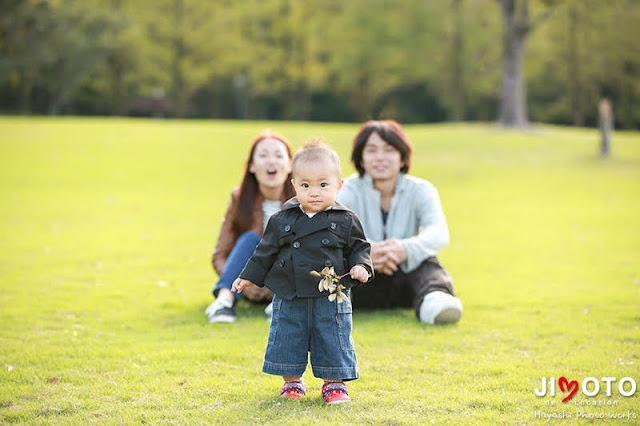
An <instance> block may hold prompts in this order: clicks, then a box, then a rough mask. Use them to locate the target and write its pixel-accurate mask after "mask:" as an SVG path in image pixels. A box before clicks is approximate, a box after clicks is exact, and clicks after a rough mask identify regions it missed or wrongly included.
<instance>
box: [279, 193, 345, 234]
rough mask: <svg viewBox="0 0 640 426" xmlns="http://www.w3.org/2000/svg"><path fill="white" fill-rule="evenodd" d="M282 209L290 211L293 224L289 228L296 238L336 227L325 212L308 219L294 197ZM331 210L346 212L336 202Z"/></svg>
mask: <svg viewBox="0 0 640 426" xmlns="http://www.w3.org/2000/svg"><path fill="white" fill-rule="evenodd" d="M282 209H283V210H285V209H288V210H292V213H293V216H291V217H292V222H293V223H291V227H292V231H293V233H294V234H295V236H296V238H301V237H304V236H307V235H309V234H313V233H314V232H318V231H320V230H322V229H327V228H333V229H335V228H336V226H337V224H334V223H332V222H331V220H330V219H329V214H328V213H327V211H322V212H319V213H317V214H316V215H314V216H313V217H311V218H310V217H308V216H307V215H306V214H305V213H304V212H303V211H302V209H300V202H299V201H298V199H297V198H296V197H293V198H291V199H290V200H289V201H287V202H286V203H285V205H284V206H282ZM331 209H333V210H346V207H344V206H343V205H342V204H340V203H338V202H337V201H336V202H335V203H333V205H332V206H331ZM293 218H295V219H293Z"/></svg>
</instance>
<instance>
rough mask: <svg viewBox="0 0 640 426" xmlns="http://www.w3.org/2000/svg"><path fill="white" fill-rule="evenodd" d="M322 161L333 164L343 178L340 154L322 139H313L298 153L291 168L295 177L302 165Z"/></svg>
mask: <svg viewBox="0 0 640 426" xmlns="http://www.w3.org/2000/svg"><path fill="white" fill-rule="evenodd" d="M321 161H329V162H330V163H333V164H334V165H335V166H336V167H337V169H338V176H339V177H342V167H341V166H340V157H339V156H338V153H337V152H336V151H335V150H334V149H333V148H331V147H330V146H329V145H327V144H325V143H323V142H322V141H321V140H320V139H312V140H311V141H309V142H308V143H307V144H306V145H305V146H303V147H302V148H300V149H299V150H298V151H297V152H296V155H295V156H294V157H293V164H292V166H291V170H292V175H293V176H294V177H295V175H296V170H297V168H298V167H300V165H301V164H302V163H306V164H311V163H318V162H321Z"/></svg>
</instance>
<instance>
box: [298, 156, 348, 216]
mask: <svg viewBox="0 0 640 426" xmlns="http://www.w3.org/2000/svg"><path fill="white" fill-rule="evenodd" d="M291 182H292V183H293V187H294V188H295V190H296V195H297V196H298V201H300V205H301V206H302V209H303V210H304V211H305V212H306V213H318V212H321V211H323V210H324V209H326V208H327V207H329V206H331V205H332V204H333V203H334V202H335V201H336V195H338V191H340V189H341V188H342V183H343V180H342V177H341V176H340V172H339V170H338V167H337V166H336V165H335V164H332V162H331V161H330V160H321V161H318V162H312V161H305V162H302V163H300V164H298V165H297V166H296V170H294V171H293V179H292V180H291Z"/></svg>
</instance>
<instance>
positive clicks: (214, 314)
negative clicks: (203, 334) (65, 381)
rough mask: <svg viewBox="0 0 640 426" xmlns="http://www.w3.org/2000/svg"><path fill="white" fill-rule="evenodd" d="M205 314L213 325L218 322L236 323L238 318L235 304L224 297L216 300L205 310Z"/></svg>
mask: <svg viewBox="0 0 640 426" xmlns="http://www.w3.org/2000/svg"><path fill="white" fill-rule="evenodd" d="M205 313H206V314H207V317H208V318H209V322H210V323H212V324H213V323H216V322H227V323H229V322H234V321H235V320H236V318H237V316H236V310H235V309H234V308H233V302H232V301H231V300H228V299H226V298H224V297H219V298H217V299H216V300H214V301H213V302H212V303H211V304H210V305H209V307H208V308H207V309H206V310H205Z"/></svg>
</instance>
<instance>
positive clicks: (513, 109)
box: [498, 0, 529, 128]
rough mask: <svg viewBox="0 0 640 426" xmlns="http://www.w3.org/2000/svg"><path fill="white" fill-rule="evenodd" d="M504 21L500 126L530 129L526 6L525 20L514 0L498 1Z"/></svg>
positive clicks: (524, 6) (525, 8) (525, 9)
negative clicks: (526, 70) (519, 14)
mask: <svg viewBox="0 0 640 426" xmlns="http://www.w3.org/2000/svg"><path fill="white" fill-rule="evenodd" d="M498 1H499V2H500V5H501V6H502V14H503V21H504V30H503V39H502V43H503V58H502V87H501V92H500V116H499V119H498V123H499V124H500V125H502V126H504V127H511V128H523V127H527V126H528V124H529V122H528V119H527V95H526V88H525V85H524V71H523V65H524V52H525V41H526V37H527V33H528V31H529V28H528V26H527V25H528V16H527V2H526V0H525V2H524V5H523V12H522V20H521V21H519V20H518V19H517V18H516V5H515V0H498Z"/></svg>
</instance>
